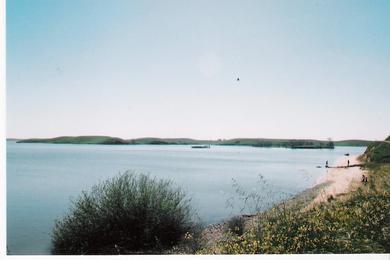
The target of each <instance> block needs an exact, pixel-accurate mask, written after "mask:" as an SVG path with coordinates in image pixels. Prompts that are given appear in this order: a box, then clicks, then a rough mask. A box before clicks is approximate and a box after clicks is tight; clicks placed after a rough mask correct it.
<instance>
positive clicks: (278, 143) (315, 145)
mask: <svg viewBox="0 0 390 260" xmlns="http://www.w3.org/2000/svg"><path fill="white" fill-rule="evenodd" d="M17 142H18V143H53V144H118V145H119V144H122V145H124V144H129V145H138V144H148V145H196V144H203V145H232V146H234V145H240V146H254V147H285V148H297V149H321V148H333V147H334V146H368V145H369V144H370V143H371V142H372V141H366V140H343V141H335V142H332V141H322V140H313V139H267V138H235V139H227V140H225V139H223V140H221V139H219V140H196V139H191V138H157V137H144V138H137V139H128V140H125V139H121V138H117V137H110V136H60V137H55V138H32V139H24V140H19V141H17Z"/></svg>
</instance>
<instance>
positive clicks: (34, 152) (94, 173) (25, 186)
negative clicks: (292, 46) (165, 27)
mask: <svg viewBox="0 0 390 260" xmlns="http://www.w3.org/2000/svg"><path fill="white" fill-rule="evenodd" d="M364 149H365V148H356V147H337V148H336V149H334V150H326V149H324V150H292V149H284V148H255V147H239V146H230V147H229V146H212V147H211V149H191V147H190V146H185V145H180V146H176V145H155V146H152V145H136V146H131V145H121V146H117V145H66V144H64V145H62V144H17V143H15V142H14V141H7V247H8V250H9V253H10V254H49V253H50V233H51V230H52V228H53V224H54V220H55V219H56V218H59V217H61V216H63V215H64V214H65V213H66V212H67V209H68V207H69V206H70V199H71V198H76V197H77V196H78V195H79V194H80V192H81V191H82V190H87V189H89V188H90V187H91V186H92V185H94V184H97V183H98V182H99V181H102V180H106V179H107V178H109V177H113V176H115V175H117V174H118V173H119V172H125V171H127V170H132V171H136V172H142V173H149V174H150V175H151V176H156V177H158V178H164V179H171V180H173V181H174V182H175V184H177V185H180V186H181V187H183V188H184V189H185V190H186V191H187V193H188V194H189V195H190V196H191V197H192V204H193V206H194V208H196V209H197V211H198V215H199V217H200V218H201V219H202V220H203V221H204V222H205V223H214V222H217V221H219V220H222V219H224V218H227V217H229V216H232V215H235V214H238V213H240V207H233V208H232V207H229V206H227V205H229V203H227V201H233V202H234V203H238V202H237V200H231V198H232V197H233V198H236V199H237V196H236V193H235V191H234V188H233V187H232V184H233V181H232V179H234V180H236V182H237V183H239V185H240V186H241V187H242V188H243V189H245V190H247V191H256V192H258V193H259V192H260V193H261V192H263V191H264V192H265V189H272V190H273V194H274V195H273V198H269V200H270V201H277V200H279V199H280V198H281V197H283V196H289V195H294V194H297V193H299V192H300V191H303V190H304V189H306V188H309V187H311V186H313V184H314V183H315V181H316V180H317V179H318V177H319V176H320V175H321V174H324V171H325V170H324V169H323V168H316V166H318V165H321V166H323V165H324V163H325V161H326V160H329V163H330V164H332V163H334V162H335V161H336V160H337V159H338V158H339V157H340V156H343V154H344V153H347V152H348V153H350V154H352V155H353V154H361V153H363V151H364ZM260 174H261V175H262V176H263V177H264V180H266V181H267V183H268V184H267V185H266V186H264V185H260V184H259V183H258V181H259V175H260ZM286 194H287V195H286ZM244 213H249V212H244Z"/></svg>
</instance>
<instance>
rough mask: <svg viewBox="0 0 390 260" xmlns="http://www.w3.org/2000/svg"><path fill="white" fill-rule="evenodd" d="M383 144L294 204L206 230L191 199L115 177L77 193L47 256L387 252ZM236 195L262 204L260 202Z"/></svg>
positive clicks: (341, 165) (387, 150) (389, 213)
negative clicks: (79, 193)
mask: <svg viewBox="0 0 390 260" xmlns="http://www.w3.org/2000/svg"><path fill="white" fill-rule="evenodd" d="M388 140H389V138H388V139H387V140H386V141H382V142H373V143H371V144H370V145H369V146H368V147H367V149H366V151H365V152H364V154H362V155H360V156H359V157H352V156H350V157H346V158H344V159H342V160H340V161H339V162H337V165H336V167H333V166H332V167H330V168H328V170H327V172H326V173H325V174H324V176H322V177H321V178H320V179H319V181H318V183H317V185H315V186H314V187H313V188H311V189H308V190H306V191H304V192H302V193H301V194H299V195H297V196H295V197H293V198H290V199H287V200H284V201H282V202H280V203H279V204H277V205H274V206H272V207H270V208H269V209H267V210H265V211H261V210H258V211H256V212H254V213H253V214H251V215H239V216H235V217H233V218H231V219H228V220H226V221H225V222H223V223H218V224H214V225H210V226H206V227H203V226H202V224H201V223H200V222H199V220H198V219H197V218H196V217H195V216H196V214H195V212H196V211H194V210H193V209H192V208H191V205H190V204H189V201H190V198H188V196H187V195H186V194H185V193H184V192H183V191H182V190H181V189H180V188H177V187H175V186H174V185H173V184H172V183H171V182H169V181H163V180H156V179H151V178H150V177H148V176H145V175H134V174H128V173H126V174H123V175H120V176H119V177H117V178H113V179H110V180H107V181H106V182H103V183H101V184H99V185H97V186H95V187H94V188H93V189H92V190H91V191H90V192H83V193H82V195H81V196H80V197H79V198H78V199H76V200H75V201H74V202H73V206H72V207H71V210H70V212H69V213H68V215H66V216H65V217H63V218H62V219H59V220H57V222H56V225H55V228H54V230H53V248H52V252H53V253H54V254H275V253H276V254H290V253H389V252H390V161H389V158H390V142H388ZM346 156H347V155H346ZM348 160H349V161H350V162H349V163H348ZM240 195H241V196H242V195H244V196H242V198H243V199H245V200H246V201H250V200H251V199H254V200H256V201H257V202H260V203H261V204H267V203H269V201H267V197H266V196H263V195H258V197H256V195H253V194H250V193H246V192H245V191H244V192H242V193H241V194H240ZM245 196H247V197H245Z"/></svg>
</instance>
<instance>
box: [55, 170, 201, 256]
mask: <svg viewBox="0 0 390 260" xmlns="http://www.w3.org/2000/svg"><path fill="white" fill-rule="evenodd" d="M192 213H193V212H192V209H191V208H190V205H189V199H187V197H186V195H185V193H184V192H183V191H182V190H181V189H178V188H175V187H173V185H172V183H171V182H170V181H163V180H156V179H152V178H150V177H148V176H147V175H143V174H140V175H136V174H131V173H128V172H127V173H125V174H121V175H119V176H118V177H115V178H112V179H109V180H107V181H105V182H102V183H100V184H99V185H96V186H93V187H92V190H91V191H90V192H85V191H83V192H82V194H81V196H79V197H78V199H77V200H76V201H74V202H73V204H72V207H71V209H70V213H68V215H66V216H65V217H64V218H63V219H62V220H57V221H56V223H55V227H54V229H53V237H52V243H53V247H52V253H53V254H126V253H158V252H162V251H164V250H167V249H170V248H172V247H173V246H175V245H177V244H178V243H179V242H180V241H181V240H182V239H183V237H184V235H185V234H187V233H191V231H192V229H193V228H194V227H195V224H194V222H193V219H192V218H191V216H192Z"/></svg>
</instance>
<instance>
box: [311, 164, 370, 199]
mask: <svg viewBox="0 0 390 260" xmlns="http://www.w3.org/2000/svg"><path fill="white" fill-rule="evenodd" d="M357 158H358V156H344V157H343V158H341V159H339V160H338V161H337V162H336V165H335V166H337V167H343V166H347V161H348V160H349V164H350V165H354V164H360V163H361V162H360V161H359V160H358V159H357ZM329 166H330V167H332V166H333V165H329ZM363 174H365V175H366V176H367V173H365V172H364V171H363V170H362V169H360V167H359V166H357V167H348V168H327V169H326V173H325V174H324V175H323V176H322V177H320V178H319V179H318V180H317V183H316V185H318V184H322V183H328V186H326V187H325V188H324V189H323V190H322V191H321V193H320V194H319V195H318V196H317V197H316V198H315V199H314V201H313V203H320V202H323V201H326V200H327V199H328V198H329V197H330V196H333V197H336V196H337V195H340V194H345V193H347V192H348V191H350V190H352V189H354V187H357V186H358V185H359V184H360V181H361V178H362V175H363Z"/></svg>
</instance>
